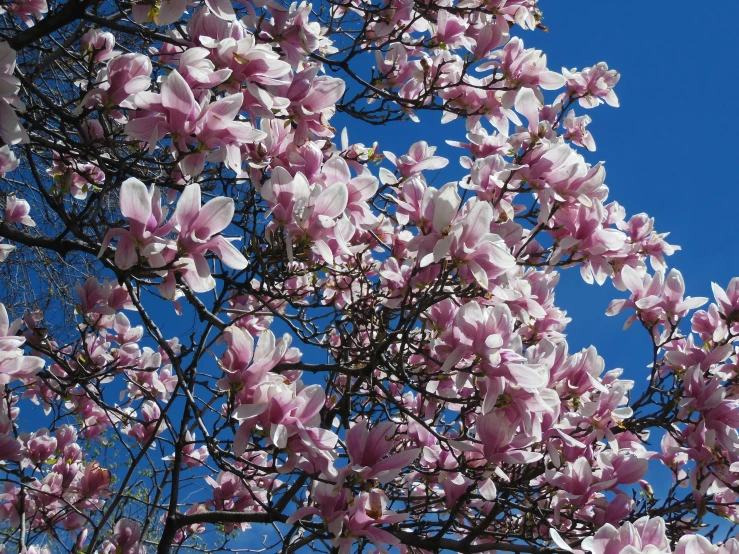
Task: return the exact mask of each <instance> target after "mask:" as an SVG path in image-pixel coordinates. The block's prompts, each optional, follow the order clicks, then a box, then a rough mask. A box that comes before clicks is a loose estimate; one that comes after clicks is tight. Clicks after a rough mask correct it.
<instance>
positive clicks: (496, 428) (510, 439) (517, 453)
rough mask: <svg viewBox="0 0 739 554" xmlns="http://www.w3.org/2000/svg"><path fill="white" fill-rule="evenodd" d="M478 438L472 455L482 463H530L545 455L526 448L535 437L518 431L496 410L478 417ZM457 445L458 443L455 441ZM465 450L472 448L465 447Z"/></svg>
mask: <svg viewBox="0 0 739 554" xmlns="http://www.w3.org/2000/svg"><path fill="white" fill-rule="evenodd" d="M475 429H476V434H477V439H478V440H479V441H480V443H481V444H478V443H475V444H474V446H473V448H474V450H473V451H472V452H473V453H472V454H471V457H472V458H473V459H474V460H475V463H481V464H488V463H490V464H495V465H499V464H530V463H533V462H536V461H538V460H541V458H542V457H543V456H542V455H541V454H540V453H538V452H531V451H528V450H524V449H525V448H526V447H527V446H530V445H531V444H532V443H534V441H535V439H534V438H533V437H527V436H526V434H524V433H519V432H517V426H516V425H512V424H511V423H510V422H508V421H507V420H506V419H505V418H503V417H500V415H499V414H497V413H495V412H490V413H488V414H485V415H484V416H480V417H478V418H477V421H476V422H475ZM454 444H455V446H456V445H458V444H457V441H455V443H454ZM465 450H470V449H469V448H467V447H465Z"/></svg>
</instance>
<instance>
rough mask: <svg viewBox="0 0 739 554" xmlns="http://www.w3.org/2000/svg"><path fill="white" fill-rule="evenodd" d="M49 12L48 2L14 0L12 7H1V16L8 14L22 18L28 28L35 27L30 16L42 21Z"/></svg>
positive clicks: (41, 0) (43, 0)
mask: <svg viewBox="0 0 739 554" xmlns="http://www.w3.org/2000/svg"><path fill="white" fill-rule="evenodd" d="M48 11H49V6H48V5H47V4H46V0H13V2H12V3H11V4H10V5H6V6H0V14H4V13H6V12H8V13H11V14H12V15H15V16H16V17H20V18H21V20H22V21H23V23H25V24H26V26H27V27H33V25H34V22H33V19H31V17H30V16H33V17H35V18H36V19H37V20H39V21H40V20H41V19H43V18H44V15H45V14H46V13H48Z"/></svg>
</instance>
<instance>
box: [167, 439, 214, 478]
mask: <svg viewBox="0 0 739 554" xmlns="http://www.w3.org/2000/svg"><path fill="white" fill-rule="evenodd" d="M174 456H175V455H174V454H171V455H169V456H166V457H164V458H162V459H163V460H167V461H173V460H174ZM207 459H208V447H207V446H206V445H204V444H203V445H201V446H199V447H198V448H195V436H194V435H193V434H192V433H190V431H186V432H185V446H183V447H182V463H183V464H185V467H187V468H188V469H190V468H193V467H197V466H201V465H203V464H204V463H205V460H207Z"/></svg>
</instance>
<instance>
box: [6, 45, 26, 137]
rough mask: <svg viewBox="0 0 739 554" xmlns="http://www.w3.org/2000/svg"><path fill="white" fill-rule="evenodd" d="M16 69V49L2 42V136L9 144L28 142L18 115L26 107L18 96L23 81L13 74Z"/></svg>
mask: <svg viewBox="0 0 739 554" xmlns="http://www.w3.org/2000/svg"><path fill="white" fill-rule="evenodd" d="M14 71H15V50H13V49H12V48H11V47H10V46H8V43H7V42H0V137H2V139H3V140H4V141H5V142H6V143H7V144H18V143H19V142H20V143H26V142H28V134H27V133H26V130H25V129H24V128H23V126H22V125H21V123H20V120H19V119H18V116H17V115H16V112H24V111H25V109H26V107H25V105H24V104H23V102H22V101H21V99H20V98H18V91H19V90H20V88H21V82H20V81H19V80H18V78H17V77H14V76H13V72H14Z"/></svg>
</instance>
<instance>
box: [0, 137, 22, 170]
mask: <svg viewBox="0 0 739 554" xmlns="http://www.w3.org/2000/svg"><path fill="white" fill-rule="evenodd" d="M18 163H19V162H18V158H16V157H15V153H14V152H13V151H12V150H11V149H10V148H9V147H8V145H7V144H6V145H5V146H3V147H2V148H0V177H4V176H5V174H6V173H10V172H11V171H13V170H14V169H16V168H17V167H18Z"/></svg>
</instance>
